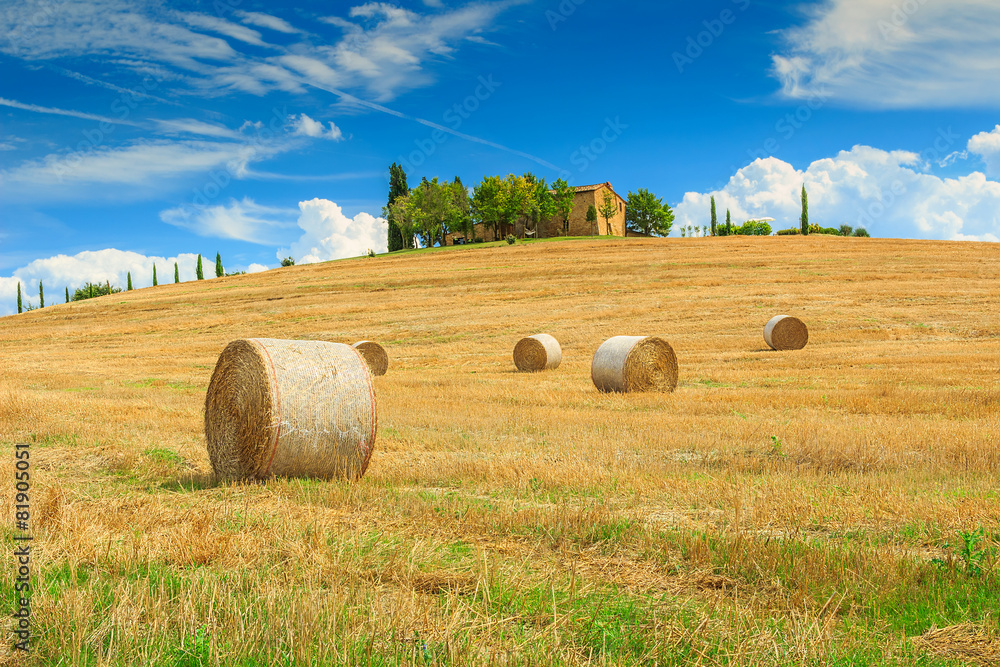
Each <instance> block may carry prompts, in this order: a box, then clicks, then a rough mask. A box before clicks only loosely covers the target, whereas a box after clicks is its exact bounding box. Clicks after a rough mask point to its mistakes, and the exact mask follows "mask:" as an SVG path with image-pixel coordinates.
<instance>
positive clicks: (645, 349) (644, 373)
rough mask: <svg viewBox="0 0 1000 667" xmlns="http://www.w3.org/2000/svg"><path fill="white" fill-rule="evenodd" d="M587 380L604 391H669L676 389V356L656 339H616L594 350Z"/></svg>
mask: <svg viewBox="0 0 1000 667" xmlns="http://www.w3.org/2000/svg"><path fill="white" fill-rule="evenodd" d="M590 377H591V379H592V380H593V381H594V386H595V387H597V388H598V389H599V390H601V391H604V392H611V391H617V392H638V391H659V392H671V391H673V390H674V389H676V388H677V355H676V354H674V349H673V348H672V347H670V343H668V342H667V341H665V340H664V339H662V338H659V337H657V336H615V337H613V338H609V339H608V340H606V341H604V343H603V344H602V345H601V346H600V347H599V348H597V352H595V353H594V360H593V362H592V363H591V366H590Z"/></svg>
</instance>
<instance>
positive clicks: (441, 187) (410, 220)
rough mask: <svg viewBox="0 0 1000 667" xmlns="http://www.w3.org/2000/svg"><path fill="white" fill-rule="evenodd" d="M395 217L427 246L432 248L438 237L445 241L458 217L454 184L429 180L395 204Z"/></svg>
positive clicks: (406, 230)
mask: <svg viewBox="0 0 1000 667" xmlns="http://www.w3.org/2000/svg"><path fill="white" fill-rule="evenodd" d="M391 211H392V214H393V215H394V216H395V219H396V224H397V225H399V228H400V230H401V231H402V232H403V233H405V234H407V235H409V236H415V235H419V236H421V237H422V238H423V246H424V247H425V248H431V247H433V246H434V244H435V243H436V242H437V240H438V238H441V240H442V241H443V240H444V235H445V234H447V233H448V223H449V222H451V221H452V220H454V219H455V217H457V215H456V213H455V211H454V197H453V192H452V187H451V184H449V183H445V184H442V183H439V182H438V179H437V177H434V178H433V179H431V180H429V181H428V180H427V179H426V178H425V179H423V180H422V181H421V182H420V185H418V186H417V187H415V188H413V191H411V192H410V194H408V195H406V196H405V197H400V198H399V199H397V200H396V201H395V202H394V203H393V205H392V209H391Z"/></svg>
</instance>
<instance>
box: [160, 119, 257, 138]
mask: <svg viewBox="0 0 1000 667" xmlns="http://www.w3.org/2000/svg"><path fill="white" fill-rule="evenodd" d="M156 125H157V126H158V127H159V129H160V131H161V132H163V133H164V134H196V135H199V136H203V137H217V138H220V139H242V138H243V135H242V134H240V133H239V132H237V131H236V130H231V129H229V128H228V127H226V126H225V125H219V124H217V123H206V122H204V121H200V120H196V119H194V118H175V119H170V120H163V119H157V120H156Z"/></svg>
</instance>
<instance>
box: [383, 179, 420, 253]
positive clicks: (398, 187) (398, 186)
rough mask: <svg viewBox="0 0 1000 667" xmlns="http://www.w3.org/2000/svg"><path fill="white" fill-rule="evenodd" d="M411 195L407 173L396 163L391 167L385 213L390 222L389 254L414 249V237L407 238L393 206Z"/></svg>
mask: <svg viewBox="0 0 1000 667" xmlns="http://www.w3.org/2000/svg"><path fill="white" fill-rule="evenodd" d="M409 193H410V188H409V187H407V185H406V172H405V171H403V168H402V167H401V166H400V165H398V164H396V163H395V162H393V163H392V165H391V166H390V167H389V201H388V203H387V204H386V205H385V208H384V209H383V211H384V212H385V213H384V215H385V216H386V218H387V220H388V221H389V252H395V251H396V250H406V249H409V248H412V247H413V237H412V236H411V237H410V238H406V237H405V236H404V235H403V232H402V230H401V229H400V227H399V221H397V220H396V219H395V218H394V217H393V214H392V212H391V211H392V205H393V204H395V203H396V201H397V200H398V199H400V198H401V197H405V196H406V195H408V194H409Z"/></svg>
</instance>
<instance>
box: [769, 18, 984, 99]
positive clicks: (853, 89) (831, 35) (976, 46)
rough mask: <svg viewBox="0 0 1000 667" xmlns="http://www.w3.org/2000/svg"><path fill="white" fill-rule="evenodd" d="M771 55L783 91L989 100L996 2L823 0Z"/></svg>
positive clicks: (852, 96) (799, 95)
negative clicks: (779, 48)
mask: <svg viewBox="0 0 1000 667" xmlns="http://www.w3.org/2000/svg"><path fill="white" fill-rule="evenodd" d="M806 11H807V12H808V21H807V22H806V23H805V24H804V25H802V26H799V27H796V28H792V29H789V30H787V31H785V33H784V37H785V39H786V41H787V47H786V48H785V49H784V51H783V52H782V53H779V54H777V55H774V56H772V58H773V74H774V76H775V77H776V78H777V79H778V80H779V81H780V82H781V84H782V91H783V94H784V95H786V96H787V97H790V98H796V99H802V98H812V97H816V96H820V97H823V98H827V97H829V98H833V99H837V100H840V101H843V102H847V103H851V104H856V105H859V106H864V107H873V108H912V107H935V108H950V107H969V106H995V105H996V104H997V103H998V102H1000V87H998V86H996V85H995V80H996V76H995V73H996V71H997V68H998V67H1000V31H998V30H997V26H998V25H1000V4H997V3H996V2H993V1H992V0H948V2H929V1H928V0H905V1H902V0H824V2H823V3H822V4H820V5H819V6H811V7H810V8H808V9H807V10H806Z"/></svg>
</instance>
